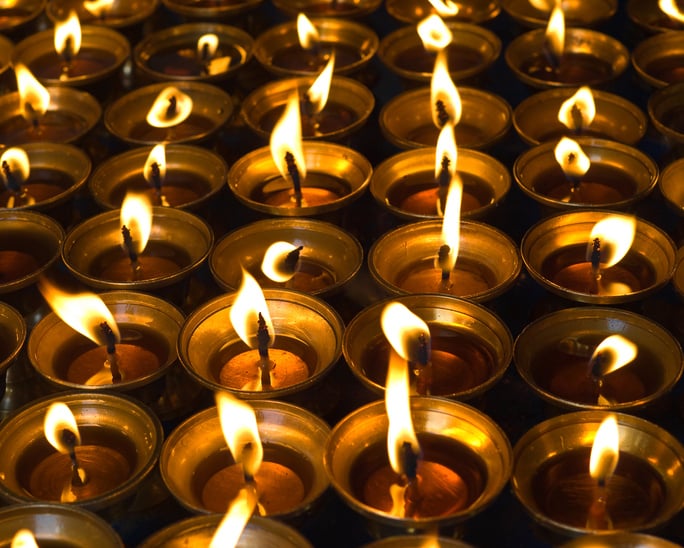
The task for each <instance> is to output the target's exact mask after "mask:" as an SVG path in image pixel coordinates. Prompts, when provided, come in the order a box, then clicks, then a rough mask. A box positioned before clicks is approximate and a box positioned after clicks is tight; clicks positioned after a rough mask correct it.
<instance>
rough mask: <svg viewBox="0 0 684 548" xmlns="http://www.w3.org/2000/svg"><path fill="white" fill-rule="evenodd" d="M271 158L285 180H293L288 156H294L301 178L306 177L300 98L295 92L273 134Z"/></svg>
mask: <svg viewBox="0 0 684 548" xmlns="http://www.w3.org/2000/svg"><path fill="white" fill-rule="evenodd" d="M270 147H271V156H272V157H273V161H274V162H275V165H276V166H277V168H278V171H279V172H280V174H281V175H282V176H283V177H284V178H285V179H290V180H291V179H292V174H291V172H290V170H289V166H288V162H287V160H286V156H287V155H288V153H289V154H291V155H292V157H293V160H294V164H295V166H296V169H297V171H298V172H299V177H300V179H301V180H302V181H303V180H304V178H305V177H306V161H305V159H304V150H303V148H302V122H301V117H300V113H299V96H298V94H297V92H293V93H292V94H291V95H290V97H289V99H288V101H287V104H286V105H285V111H284V112H283V114H282V116H281V117H280V118H279V119H278V121H277V122H276V124H275V126H274V127H273V131H272V132H271V140H270Z"/></svg>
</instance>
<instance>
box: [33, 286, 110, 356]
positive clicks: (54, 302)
mask: <svg viewBox="0 0 684 548" xmlns="http://www.w3.org/2000/svg"><path fill="white" fill-rule="evenodd" d="M38 288H39V289H40V292H41V293H42V295H43V297H44V298H45V300H46V301H47V303H48V304H49V305H50V308H52V310H53V311H54V313H55V314H57V316H58V317H59V318H60V319H61V320H62V321H63V322H64V323H66V324H67V325H68V326H69V327H71V328H72V329H74V330H75V331H78V332H79V333H80V334H81V335H84V336H85V337H88V338H89V339H90V340H91V341H93V342H94V343H95V344H97V345H98V346H104V345H105V344H106V343H107V340H106V338H105V336H104V333H103V332H102V329H101V328H100V324H101V323H102V322H106V323H107V325H108V326H109V327H110V328H111V330H112V331H113V332H114V335H115V337H116V340H117V342H118V341H119V340H120V339H121V337H120V335H119V328H118V326H117V325H116V321H115V320H114V316H113V314H112V313H111V311H110V310H109V308H107V305H106V304H105V303H104V301H103V300H102V299H101V298H100V297H99V296H98V295H96V294H95V293H67V292H65V291H62V290H61V289H59V288H58V287H57V286H55V285H54V284H53V283H51V282H50V281H48V280H47V278H42V279H41V280H40V281H39V283H38Z"/></svg>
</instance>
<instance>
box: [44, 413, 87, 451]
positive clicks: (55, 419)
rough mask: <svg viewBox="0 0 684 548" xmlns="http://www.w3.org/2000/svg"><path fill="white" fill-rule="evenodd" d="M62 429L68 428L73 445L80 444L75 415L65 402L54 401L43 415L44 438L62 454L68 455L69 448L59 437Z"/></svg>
mask: <svg viewBox="0 0 684 548" xmlns="http://www.w3.org/2000/svg"><path fill="white" fill-rule="evenodd" d="M63 430H68V431H69V432H71V434H73V436H74V439H75V445H81V433H80V432H79V431H78V425H77V424H76V417H74V414H73V413H72V412H71V409H69V407H68V406H67V405H66V404H65V403H62V402H55V403H53V404H52V405H50V407H49V408H48V411H47V413H46V415H45V421H44V422H43V431H44V432H45V439H47V440H48V442H50V445H52V447H54V448H55V449H57V451H59V452H60V453H62V454H63V455H68V454H69V452H70V451H71V448H70V447H69V446H68V445H67V444H65V443H64V441H63V440H62V439H61V432H62V431H63Z"/></svg>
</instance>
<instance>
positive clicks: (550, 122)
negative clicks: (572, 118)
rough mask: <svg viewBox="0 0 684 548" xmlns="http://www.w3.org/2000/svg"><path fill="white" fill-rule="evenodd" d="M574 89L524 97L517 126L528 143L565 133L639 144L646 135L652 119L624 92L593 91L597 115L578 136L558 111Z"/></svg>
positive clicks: (515, 116)
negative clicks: (619, 93)
mask: <svg viewBox="0 0 684 548" xmlns="http://www.w3.org/2000/svg"><path fill="white" fill-rule="evenodd" d="M575 91H576V90H575V89H574V88H555V89H548V90H544V91H539V92H537V93H534V94H533V95H530V96H529V97H527V98H526V99H523V100H522V101H521V102H520V103H518V106H516V107H515V109H514V110H513V127H514V128H515V130H516V132H517V133H518V136H519V137H520V138H521V139H522V140H523V141H524V142H525V143H526V144H528V145H533V146H534V145H539V144H541V143H543V142H544V141H553V140H558V139H559V138H560V137H562V136H568V137H572V138H575V137H577V136H582V137H595V138H599V139H609V140H612V141H617V142H620V143H623V144H625V145H631V146H635V145H636V144H637V143H638V142H639V141H641V139H642V138H643V137H644V135H645V134H646V127H647V124H648V118H647V117H646V115H645V114H644V112H643V111H642V110H641V109H640V108H639V107H637V106H636V105H635V104H634V103H632V102H630V101H628V100H626V99H624V98H623V97H621V96H620V95H616V94H614V93H609V92H607V91H599V90H592V91H591V93H592V95H593V97H594V103H595V105H596V117H595V118H594V120H593V121H592V122H591V124H590V125H589V126H588V127H586V128H583V129H582V130H581V132H580V134H579V135H578V134H577V133H576V132H573V131H572V130H570V129H568V128H567V127H566V126H565V125H564V124H562V123H561V122H560V121H559V120H558V111H559V109H560V107H561V105H562V104H563V102H564V101H566V100H567V99H569V98H570V97H571V96H572V95H573V94H574V93H575Z"/></svg>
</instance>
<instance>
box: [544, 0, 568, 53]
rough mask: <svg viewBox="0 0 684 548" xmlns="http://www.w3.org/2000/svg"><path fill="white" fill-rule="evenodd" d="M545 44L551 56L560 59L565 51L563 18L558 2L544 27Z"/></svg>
mask: <svg viewBox="0 0 684 548" xmlns="http://www.w3.org/2000/svg"><path fill="white" fill-rule="evenodd" d="M545 37H546V43H547V44H548V47H549V49H550V50H551V54H552V55H553V56H554V57H555V58H556V59H560V58H561V57H562V56H563V51H564V50H565V16H564V15H563V9H562V8H561V5H560V2H557V3H556V5H555V6H554V8H553V11H552V12H551V17H549V22H548V24H547V25H546V33H545Z"/></svg>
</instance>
